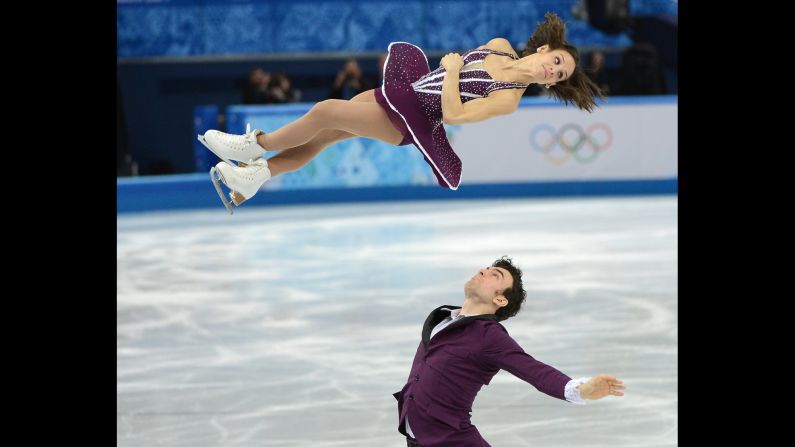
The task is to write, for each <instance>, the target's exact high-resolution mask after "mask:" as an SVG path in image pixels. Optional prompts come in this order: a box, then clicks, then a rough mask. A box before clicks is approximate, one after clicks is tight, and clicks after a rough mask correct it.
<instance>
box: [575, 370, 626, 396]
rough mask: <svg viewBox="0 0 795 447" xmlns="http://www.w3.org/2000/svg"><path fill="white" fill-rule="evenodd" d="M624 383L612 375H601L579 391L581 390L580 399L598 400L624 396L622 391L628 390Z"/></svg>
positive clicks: (585, 384)
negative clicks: (610, 396)
mask: <svg viewBox="0 0 795 447" xmlns="http://www.w3.org/2000/svg"><path fill="white" fill-rule="evenodd" d="M623 383H624V382H622V381H620V380H618V379H616V378H615V377H613V376H611V375H610V374H599V375H598V376H596V377H593V378H592V379H591V380H589V381H587V382H585V383H583V384H582V385H580V386H579V387H577V389H578V390H580V397H582V398H583V399H590V400H597V399H601V398H603V397H605V396H609V395H612V396H623V395H624V393H622V392H621V390H624V389H626V388H625V387H624V385H622V384H623Z"/></svg>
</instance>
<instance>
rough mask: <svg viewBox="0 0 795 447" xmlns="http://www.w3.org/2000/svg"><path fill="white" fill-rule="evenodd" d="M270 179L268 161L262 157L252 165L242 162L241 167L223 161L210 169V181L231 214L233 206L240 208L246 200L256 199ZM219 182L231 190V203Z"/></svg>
mask: <svg viewBox="0 0 795 447" xmlns="http://www.w3.org/2000/svg"><path fill="white" fill-rule="evenodd" d="M270 178H271V171H270V169H268V161H267V160H265V159H264V158H261V157H260V158H258V159H256V160H254V161H253V162H251V164H250V165H247V164H245V163H242V162H241V163H240V166H234V165H231V164H228V163H226V162H224V161H222V162H219V163H218V164H217V165H215V166H213V167H212V168H210V180H212V181H213V185H214V186H215V191H216V192H217V193H218V197H220V198H221V202H223V204H224V206H225V207H226V209H227V210H228V211H229V214H234V211H233V208H232V205H233V204H234V205H235V206H240V205H242V204H243V202H245V201H246V200H248V199H250V198H252V197H254V194H256V193H257V191H259V189H260V187H261V186H262V185H263V184H264V183H265V182H267V181H268V180H269V179H270ZM219 180H220V181H221V183H223V184H224V185H226V187H227V188H229V189H230V190H231V191H230V192H229V198H230V199H231V203H230V200H227V198H226V196H225V195H224V192H223V190H222V189H221V185H220V184H219V183H218V181H219Z"/></svg>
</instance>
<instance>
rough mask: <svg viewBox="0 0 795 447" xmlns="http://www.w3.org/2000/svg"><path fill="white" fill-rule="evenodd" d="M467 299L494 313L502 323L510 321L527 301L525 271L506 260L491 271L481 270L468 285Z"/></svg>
mask: <svg viewBox="0 0 795 447" xmlns="http://www.w3.org/2000/svg"><path fill="white" fill-rule="evenodd" d="M464 293H465V294H466V298H467V299H469V300H471V301H472V302H474V303H475V304H481V305H486V306H488V307H491V308H493V309H494V315H496V317H497V320H498V321H503V320H506V319H508V318H510V317H512V316H514V315H516V314H517V313H518V312H519V309H521V307H522V303H523V302H524V299H525V296H526V294H525V291H524V288H523V287H522V271H521V270H519V268H517V267H516V266H515V265H513V264H512V263H511V258H509V257H507V256H503V257H502V258H500V259H498V260H496V261H494V263H493V264H491V266H490V267H486V268H482V269H480V270H479V271H478V272H477V273H476V274H475V276H473V277H472V278H470V280H469V281H467V283H466V284H465V285H464Z"/></svg>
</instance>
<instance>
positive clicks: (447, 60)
mask: <svg viewBox="0 0 795 447" xmlns="http://www.w3.org/2000/svg"><path fill="white" fill-rule="evenodd" d="M439 65H441V66H442V67H443V68H444V70H445V71H452V72H455V73H458V70H460V69H461V67H463V66H464V58H462V57H461V55H460V54H458V53H447V54H446V55H445V56H444V57H443V58H442V60H441V61H440V62H439Z"/></svg>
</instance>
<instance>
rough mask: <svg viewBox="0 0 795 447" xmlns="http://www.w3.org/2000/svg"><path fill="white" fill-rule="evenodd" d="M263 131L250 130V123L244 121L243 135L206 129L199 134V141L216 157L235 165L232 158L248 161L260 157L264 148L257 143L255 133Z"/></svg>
mask: <svg viewBox="0 0 795 447" xmlns="http://www.w3.org/2000/svg"><path fill="white" fill-rule="evenodd" d="M261 133H264V132H263V131H261V130H259V129H254V132H251V124H250V123H246V134H245V135H232V134H228V133H224V132H219V131H217V130H208V131H207V132H205V133H204V135H199V136H198V138H199V141H201V143H202V144H203V145H204V146H206V147H207V149H209V150H210V152H212V153H213V154H215V155H217V156H218V158H220V159H221V160H223V161H225V162H227V163H228V164H229V165H230V166H237V165H236V164H235V163H232V160H236V161H242V162H245V163H250V162H251V161H252V160H256V159H258V158H261V157H262V156H263V155H264V154H265V149H263V148H262V146H260V145H259V144H257V135H259V134H261Z"/></svg>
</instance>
